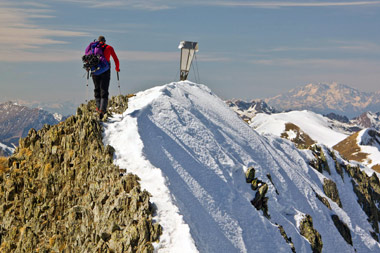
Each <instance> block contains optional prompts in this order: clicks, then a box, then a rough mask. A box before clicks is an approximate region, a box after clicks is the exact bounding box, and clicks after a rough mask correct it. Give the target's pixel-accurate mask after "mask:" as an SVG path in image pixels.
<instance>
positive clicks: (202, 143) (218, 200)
mask: <svg viewBox="0 0 380 253" xmlns="http://www.w3.org/2000/svg"><path fill="white" fill-rule="evenodd" d="M123 116H124V117H123V119H122V117H121V115H116V116H114V117H113V118H112V119H111V122H109V123H106V124H105V133H104V142H105V144H110V145H112V146H113V147H114V148H115V150H116V151H115V163H116V164H117V165H119V166H120V167H121V168H124V169H126V170H127V172H132V173H135V174H137V175H138V176H139V177H140V178H141V185H142V187H143V188H145V189H147V190H148V191H149V192H150V193H151V194H152V195H153V196H152V198H151V201H152V202H153V204H154V205H155V206H156V207H157V211H156V220H157V222H159V223H160V224H161V225H162V227H163V235H162V236H161V239H160V242H159V243H158V244H157V245H156V250H157V251H158V252H196V251H197V250H198V251H200V252H290V251H291V249H290V246H289V245H288V244H287V243H286V241H285V240H284V238H283V237H282V236H281V234H280V232H279V229H278V226H277V225H276V224H279V225H281V226H282V227H283V228H284V230H285V231H286V233H287V236H288V237H291V238H292V242H293V243H294V247H295V249H296V252H311V251H312V250H311V247H310V244H309V242H308V241H307V240H306V239H305V238H304V237H303V236H301V235H300V228H299V226H300V219H301V218H302V217H305V215H306V214H308V215H310V216H312V218H313V223H314V228H315V229H316V230H318V232H319V233H320V234H321V237H322V240H323V251H324V252H354V251H355V250H356V251H357V252H378V251H379V250H380V245H379V243H378V242H376V241H375V240H374V239H373V238H372V237H371V235H370V231H372V227H371V225H370V224H369V223H368V221H367V218H368V217H367V216H366V215H365V213H364V212H363V210H362V209H361V207H360V205H359V204H358V203H357V197H356V195H355V194H354V193H353V191H352V184H351V182H350V180H349V178H347V176H346V175H345V176H344V177H346V178H345V180H343V179H342V178H341V176H340V175H338V174H337V173H336V171H335V170H332V174H331V175H329V174H326V173H324V174H322V173H320V172H318V171H316V170H314V169H312V168H311V167H310V166H309V161H310V160H311V159H313V158H314V157H313V155H312V154H311V151H300V150H298V149H296V148H295V147H294V145H293V144H292V143H291V142H289V141H287V140H283V139H281V138H279V137H276V136H274V135H268V136H265V137H263V136H261V135H260V134H258V133H257V132H256V131H254V130H253V129H252V128H251V127H250V126H249V125H247V124H246V123H245V122H244V121H242V120H241V119H240V118H239V117H238V116H237V115H236V113H235V112H233V111H232V110H230V109H229V108H228V106H227V105H226V104H225V103H224V102H223V101H222V100H221V99H220V98H218V97H217V96H216V95H215V94H213V93H212V92H211V91H210V90H209V89H208V88H207V87H206V86H204V85H199V84H194V83H190V82H179V83H171V84H167V85H164V86H160V87H155V88H152V89H149V90H146V91H144V92H140V93H138V94H136V96H135V97H133V98H131V99H130V101H129V107H128V109H127V111H126V112H125V113H124V115H123ZM315 120H318V117H316V119H315ZM319 120H321V119H319ZM322 123H323V121H322ZM327 128H328V126H326V129H327ZM303 130H304V129H303ZM326 131H327V130H326ZM326 153H328V152H327V151H326ZM327 159H328V161H327V162H328V163H329V164H330V166H331V167H333V165H334V161H333V159H331V158H329V157H328V158H327ZM250 166H253V167H254V168H255V170H256V177H257V178H258V179H260V180H262V181H264V182H265V183H266V184H267V185H268V192H267V194H266V196H267V197H268V198H269V199H268V212H269V215H270V218H266V217H264V215H263V212H262V211H259V210H256V208H255V207H254V206H253V205H252V204H251V200H252V199H253V198H254V197H255V191H253V190H252V189H251V187H250V184H247V183H246V182H245V171H246V170H247V168H248V167H250ZM268 175H270V178H271V182H270V181H269V180H268ZM327 178H328V179H331V180H333V181H335V182H336V184H337V188H338V190H339V192H340V193H341V194H342V195H341V201H342V205H343V208H340V207H339V206H338V205H337V204H336V203H335V202H333V201H331V200H330V199H329V201H328V202H329V204H330V205H331V209H332V210H329V209H328V208H327V207H326V206H325V205H324V204H323V203H322V202H321V201H320V200H319V199H318V198H317V197H316V194H318V195H319V196H322V197H324V198H326V199H328V197H327V196H326V195H325V193H324V191H323V189H322V188H323V182H324V179H327ZM332 214H335V215H337V216H338V217H339V219H340V220H342V221H344V222H345V223H346V224H347V225H348V227H349V229H350V232H351V234H352V241H353V246H351V245H350V244H348V243H347V242H346V241H345V240H344V239H343V237H342V236H341V234H340V233H339V232H338V230H337V228H336V227H335V225H334V223H333V221H332V219H331V215H332Z"/></svg>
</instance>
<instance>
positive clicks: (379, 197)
mask: <svg viewBox="0 0 380 253" xmlns="http://www.w3.org/2000/svg"><path fill="white" fill-rule="evenodd" d="M344 168H345V170H346V172H347V173H348V174H349V175H350V176H351V178H352V179H351V183H352V187H353V189H354V192H355V194H356V195H357V196H358V203H359V204H360V206H361V207H362V209H363V211H364V212H365V213H366V214H367V216H368V221H369V222H370V223H371V225H372V228H373V229H374V231H372V232H371V235H372V237H373V238H374V239H375V240H377V241H379V222H380V210H379V208H378V206H379V204H380V183H379V178H378V177H377V176H376V174H375V173H373V175H372V176H371V177H369V176H367V174H366V173H365V172H364V171H361V170H360V168H359V167H353V166H349V165H348V166H344Z"/></svg>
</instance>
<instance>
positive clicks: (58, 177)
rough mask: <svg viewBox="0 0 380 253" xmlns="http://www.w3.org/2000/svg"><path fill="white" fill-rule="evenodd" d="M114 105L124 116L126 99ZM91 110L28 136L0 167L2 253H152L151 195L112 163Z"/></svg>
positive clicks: (156, 235)
mask: <svg viewBox="0 0 380 253" xmlns="http://www.w3.org/2000/svg"><path fill="white" fill-rule="evenodd" d="M109 106H110V108H109V111H111V112H122V111H124V110H125V109H126V106H127V97H124V96H119V97H116V98H113V99H112V100H111V101H110V104H109ZM94 107H95V106H94V101H91V102H90V103H88V104H86V105H82V106H80V107H79V108H78V109H77V113H76V115H75V116H71V117H69V118H68V119H67V120H66V121H64V122H61V123H59V124H57V125H54V126H49V125H45V126H44V127H43V128H42V129H41V130H39V131H36V130H34V129H31V130H30V131H29V133H28V136H27V137H26V138H23V139H21V140H20V143H19V147H18V148H17V149H16V150H15V152H14V154H13V155H12V156H11V157H9V158H2V159H1V160H0V252H153V250H154V248H153V243H154V242H155V241H158V239H159V235H160V234H161V226H160V225H159V224H157V223H154V222H153V212H154V209H153V207H152V205H151V204H150V202H149V198H150V194H149V193H148V192H146V191H145V190H144V191H143V190H141V187H140V185H139V178H138V177H137V176H135V175H132V174H126V172H125V171H120V170H119V168H118V167H117V166H116V165H114V164H113V163H112V161H113V153H114V149H113V148H112V147H111V146H104V145H103V143H102V126H101V124H100V123H99V121H98V120H97V119H96V117H97V116H96V115H95V114H94V111H95V110H94Z"/></svg>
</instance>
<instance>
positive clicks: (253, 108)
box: [226, 99, 276, 121]
mask: <svg viewBox="0 0 380 253" xmlns="http://www.w3.org/2000/svg"><path fill="white" fill-rule="evenodd" d="M226 103H227V105H228V106H229V107H230V108H231V109H232V110H234V111H235V112H236V113H237V114H238V115H239V116H240V118H242V119H243V120H244V121H249V120H250V119H252V118H253V117H254V116H255V115H256V114H258V113H266V114H271V113H275V112H276V110H275V109H274V108H273V107H271V106H269V105H268V104H267V103H265V102H264V101H263V100H252V101H251V102H246V101H243V100H239V99H232V100H227V101H226Z"/></svg>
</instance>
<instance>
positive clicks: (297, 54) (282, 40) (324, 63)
mask: <svg viewBox="0 0 380 253" xmlns="http://www.w3.org/2000/svg"><path fill="white" fill-rule="evenodd" d="M379 25H380V1H348V0H347V1H307V0H304V1H229V0H225V1H223V0H220V1H211V0H203V1H182V0H180V1H166V0H135V1H128V0H113V1H105V0H103V1H98V0H95V1H94V0H65V1H63V0H62V1H61V0H49V1H47V0H34V1H33V2H32V1H17V2H16V3H15V1H8V0H0V38H1V40H2V46H1V47H0V76H1V79H0V87H1V93H0V101H6V100H9V99H22V100H28V101H44V102H60V101H73V102H74V103H79V102H82V101H84V100H85V95H86V89H85V87H86V86H85V84H86V80H85V78H84V77H83V75H84V73H85V72H84V70H83V69H82V62H81V56H82V55H83V51H84V48H85V47H86V46H87V45H88V43H89V42H90V41H92V40H93V39H95V38H97V37H98V36H99V35H104V36H105V37H106V39H107V43H108V44H110V45H112V46H113V47H114V48H115V51H116V53H117V54H118V56H119V58H120V61H121V65H120V68H121V72H120V81H121V89H122V93H133V92H137V91H140V90H144V89H146V88H149V87H153V86H157V85H161V84H165V83H169V82H172V81H176V80H178V79H179V73H178V68H179V66H178V65H179V49H178V44H179V42H180V41H181V40H189V41H198V42H199V52H198V54H197V60H198V61H197V62H198V64H197V65H198V69H199V77H200V78H199V79H200V82H201V83H204V84H206V85H207V86H209V87H210V88H211V90H212V91H213V92H215V93H216V94H218V95H219V96H220V97H221V98H223V99H229V98H242V99H254V98H264V97H269V96H275V95H277V94H279V93H282V92H284V91H287V90H289V89H291V88H294V87H297V86H303V85H306V84H308V83H318V82H338V83H343V84H347V85H349V86H351V87H354V88H357V89H360V90H363V91H377V90H380V87H379V85H378V84H379V80H380V60H379V56H380V32H379ZM112 74H113V78H112V81H111V95H117V93H118V90H117V82H116V78H115V71H113V72H112ZM195 78H196V77H195V76H194V72H193V73H190V75H189V79H190V80H192V81H195ZM90 94H92V82H91V80H90Z"/></svg>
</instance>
